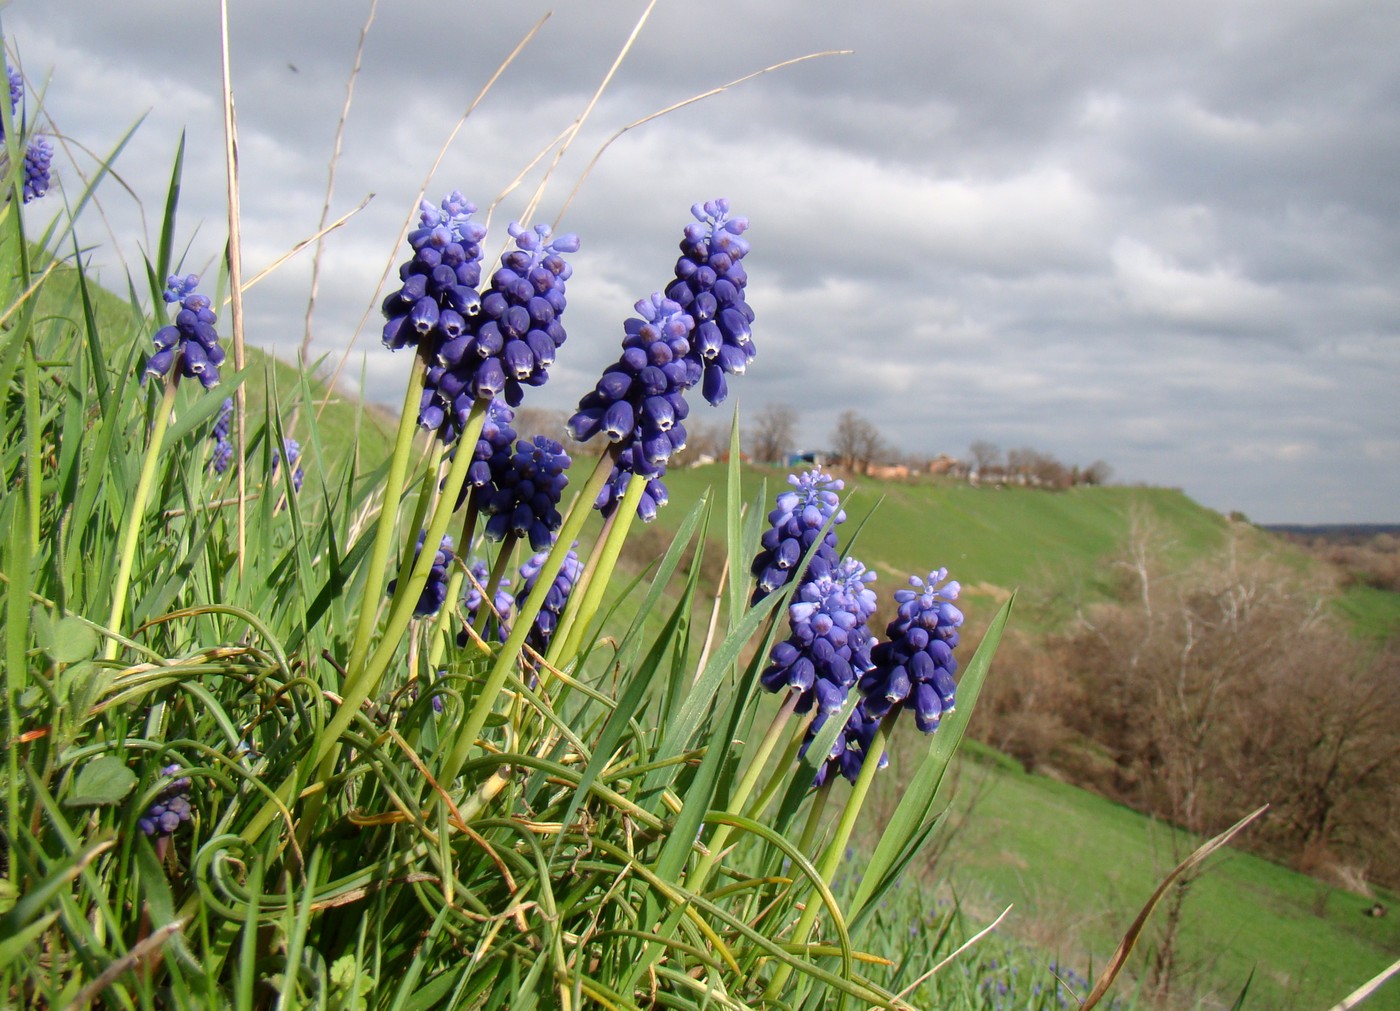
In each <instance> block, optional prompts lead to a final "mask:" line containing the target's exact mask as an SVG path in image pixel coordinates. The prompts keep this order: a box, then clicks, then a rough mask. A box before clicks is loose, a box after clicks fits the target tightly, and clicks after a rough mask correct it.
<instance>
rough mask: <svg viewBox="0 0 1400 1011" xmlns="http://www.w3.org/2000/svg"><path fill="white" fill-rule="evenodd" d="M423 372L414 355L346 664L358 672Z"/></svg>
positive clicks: (380, 589)
mask: <svg viewBox="0 0 1400 1011" xmlns="http://www.w3.org/2000/svg"><path fill="white" fill-rule="evenodd" d="M424 371H425V365H424V362H423V359H422V358H419V357H417V356H415V357H414V359H413V373H412V375H411V376H409V380H408V390H407V392H406V393H405V394H404V402H403V413H402V414H400V415H399V431H398V434H397V435H396V436H395V438H394V453H393V456H392V457H390V459H389V476H388V478H387V479H386V480H385V482H384V505H383V506H382V507H381V508H380V510H379V527H378V529H377V530H375V534H374V549H373V551H372V552H371V554H370V561H369V568H368V569H366V570H365V571H366V573H367V575H366V578H365V589H364V596H362V597H361V598H360V623H359V625H358V626H357V627H356V629H355V640H354V644H353V645H352V646H351V647H350V660H349V663H348V664H347V665H346V669H347V670H350V671H357V670H359V669H360V668H361V667H362V666H363V665H364V662H365V655H366V654H367V653H368V652H369V640H370V636H371V635H373V634H374V625H375V619H376V618H377V617H378V614H379V598H380V597H381V596H383V594H384V582H385V579H384V574H385V570H386V569H387V568H388V565H389V554H390V552H391V551H392V550H393V548H394V532H395V530H396V529H397V527H398V519H399V496H400V495H401V494H402V492H403V485H404V478H405V477H406V476H407V475H408V459H409V455H410V452H411V450H412V449H413V435H414V433H415V432H416V431H417V430H418V403H419V401H420V400H421V399H422V395H423V373H424Z"/></svg>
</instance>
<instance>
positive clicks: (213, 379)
mask: <svg viewBox="0 0 1400 1011" xmlns="http://www.w3.org/2000/svg"><path fill="white" fill-rule="evenodd" d="M198 284H199V276H198V275H197V274H188V275H186V276H185V277H177V276H175V275H171V276H170V277H169V278H168V279H167V280H166V288H165V300H166V301H167V302H172V303H174V302H178V303H179V305H180V309H179V311H178V312H177V313H176V314H175V322H174V323H172V324H171V325H170V326H163V327H161V328H160V329H159V330H157V331H156V335H155V338H154V341H155V346H156V350H155V353H154V354H152V355H151V356H150V357H149V358H147V359H146V367H145V370H144V371H145V374H146V375H148V376H164V375H165V374H166V373H168V372H169V371H170V367H171V366H172V365H174V364H176V362H178V363H179V366H180V372H179V374H180V375H183V376H187V377H189V378H192V379H193V378H198V379H199V381H200V383H201V384H202V385H203V386H204V388H205V389H206V390H207V389H210V388H211V387H214V386H217V385H219V366H220V365H222V364H223V363H224V351H223V348H221V347H219V335H218V334H217V333H216V332H215V331H214V323H215V322H216V317H215V316H214V311H213V309H211V308H210V302H209V299H208V298H207V297H206V296H204V295H200V294H197V293H196V292H195V290H194V289H195V286H196V285H198Z"/></svg>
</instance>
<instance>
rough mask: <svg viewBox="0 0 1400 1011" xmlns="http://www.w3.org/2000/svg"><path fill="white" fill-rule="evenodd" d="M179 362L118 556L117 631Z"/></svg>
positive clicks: (108, 656) (112, 645)
mask: <svg viewBox="0 0 1400 1011" xmlns="http://www.w3.org/2000/svg"><path fill="white" fill-rule="evenodd" d="M177 367H178V363H177V365H172V366H171V370H170V375H169V376H168V377H166V380H165V396H163V397H162V398H161V401H160V406H159V407H157V408H156V417H155V424H153V425H152V426H151V441H150V443H149V445H147V447H146V459H145V460H144V461H143V462H142V464H141V477H140V478H139V479H138V480H137V482H136V494H135V496H133V498H132V502H131V509H130V510H129V511H128V512H127V514H126V529H125V530H123V531H122V544H121V555H120V557H119V558H118V560H117V579H116V583H115V584H114V585H113V587H112V611H111V613H110V614H109V615H108V616H107V629H108V631H110V632H112V633H113V634H114V635H115V634H117V633H120V632H121V624H122V618H123V617H124V616H125V613H126V591H127V589H128V587H130V585H131V566H132V564H133V563H134V562H135V560H136V542H137V540H138V539H139V537H140V535H141V519H142V517H143V516H145V514H146V504H147V502H148V501H149V499H150V497H151V488H152V486H153V485H154V484H155V477H156V464H157V462H159V460H160V450H161V445H162V443H164V442H165V433H166V431H167V430H168V429H169V428H170V415H171V414H172V413H173V412H174V410H175V391H176V389H177V388H178V387H179V382H180V377H179V373H177V372H176V371H175V369H176V368H177ZM118 648H119V646H118V643H117V640H116V639H114V638H110V637H109V638H108V639H107V645H106V646H105V647H103V650H102V658H103V659H104V660H115V659H116V658H117V650H118Z"/></svg>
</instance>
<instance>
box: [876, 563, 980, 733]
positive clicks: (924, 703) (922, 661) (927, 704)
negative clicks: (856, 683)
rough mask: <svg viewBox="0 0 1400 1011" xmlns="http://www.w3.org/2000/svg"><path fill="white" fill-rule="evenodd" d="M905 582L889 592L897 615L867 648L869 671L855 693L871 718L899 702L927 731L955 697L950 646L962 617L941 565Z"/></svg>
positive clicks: (955, 587) (953, 584) (953, 585)
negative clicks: (923, 576) (906, 587)
mask: <svg viewBox="0 0 1400 1011" xmlns="http://www.w3.org/2000/svg"><path fill="white" fill-rule="evenodd" d="M909 584H910V586H912V587H913V589H909V590H896V591H895V594H894V599H895V602H896V603H897V604H898V605H899V612H898V616H897V617H896V618H895V619H894V620H893V621H891V622H890V623H889V626H888V627H887V628H886V629H885V636H886V638H887V639H888V640H889V641H887V642H882V643H880V644H879V645H878V646H876V647H875V648H874V649H873V650H872V651H871V658H872V659H873V660H874V662H875V669H874V670H872V671H870V672H869V673H868V674H866V675H865V676H864V677H863V678H861V680H860V691H861V693H862V694H863V695H864V696H865V697H866V700H867V708H868V711H869V712H870V714H871V715H872V716H876V717H883V716H884V715H885V714H886V713H888V712H889V711H890V710H891V709H892V708H893V707H894V706H896V705H900V704H905V705H908V706H910V707H912V708H913V710H914V722H915V723H916V724H917V726H918V728H919V729H920V730H922V731H923V732H924V733H926V734H931V733H933V732H934V731H935V730H937V729H938V721H939V718H940V716H941V715H942V714H943V713H945V712H951V711H952V710H953V706H954V704H955V703H956V701H957V683H956V682H955V681H954V680H953V675H954V674H956V673H957V671H958V662H957V660H956V659H954V657H953V649H954V647H956V646H957V644H958V627H959V626H960V625H961V624H962V621H963V615H962V612H961V611H959V610H958V609H957V607H956V606H955V605H954V604H953V601H955V600H957V599H958V592H959V589H960V587H959V586H958V584H957V583H956V582H953V581H950V580H948V570H947V569H937V570H935V571H933V572H930V573H929V575H928V579H927V580H926V581H925V580H923V579H920V578H919V577H918V576H910V577H909Z"/></svg>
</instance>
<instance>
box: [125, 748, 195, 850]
mask: <svg viewBox="0 0 1400 1011" xmlns="http://www.w3.org/2000/svg"><path fill="white" fill-rule="evenodd" d="M160 772H161V775H162V776H175V775H176V774H178V773H179V772H180V766H179V765H167V766H166V767H165V768H163V769H161V770H160ZM190 785H191V784H190V780H189V777H187V776H181V777H179V778H177V779H175V780H174V782H172V783H171V784H170V785H169V786H167V787H166V788H165V789H163V790H161V792H160V793H158V794H156V799H155V800H154V801H153V802H152V803H151V806H150V807H149V808H147V809H146V812H145V813H144V814H143V815H141V817H140V818H138V819H136V827H137V828H139V829H140V830H141V831H142V832H144V833H145V834H146V835H148V836H168V835H172V834H174V832H175V830H176V829H177V828H179V827H180V826H181V825H182V824H184V823H185V822H187V821H189V820H190V817H191V814H192V812H191V810H190V799H189V792H190Z"/></svg>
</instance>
